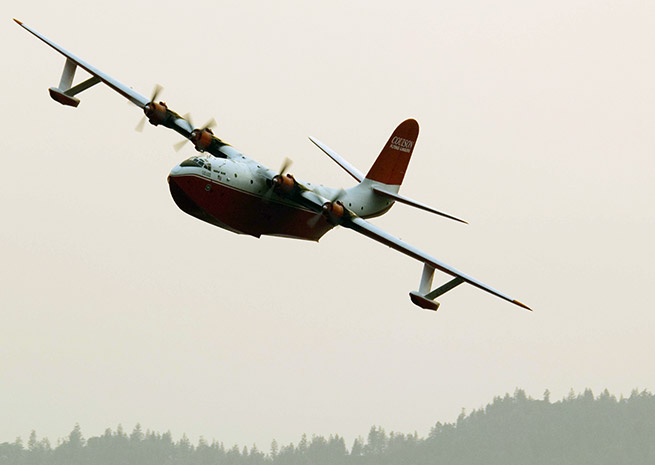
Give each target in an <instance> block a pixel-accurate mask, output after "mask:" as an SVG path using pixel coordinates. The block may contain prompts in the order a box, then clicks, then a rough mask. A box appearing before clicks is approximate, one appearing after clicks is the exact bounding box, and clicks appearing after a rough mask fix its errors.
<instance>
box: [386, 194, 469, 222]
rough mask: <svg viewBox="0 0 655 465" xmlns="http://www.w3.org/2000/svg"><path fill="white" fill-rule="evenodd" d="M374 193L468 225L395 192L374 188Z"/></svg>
mask: <svg viewBox="0 0 655 465" xmlns="http://www.w3.org/2000/svg"><path fill="white" fill-rule="evenodd" d="M373 192H375V193H376V194H379V195H382V196H384V197H387V198H390V199H392V200H395V201H397V202H400V203H404V204H405V205H410V206H412V207H416V208H420V209H421V210H425V211H426V212H430V213H435V214H437V215H440V216H443V217H444V218H449V219H451V220H455V221H459V222H460V223H464V224H468V222H466V221H464V220H460V219H459V218H455V217H454V216H451V215H449V214H447V213H444V212H440V211H438V210H435V209H434V208H432V207H430V206H428V205H425V204H424V203H421V202H417V201H416V200H412V199H410V198H407V197H403V196H402V195H399V194H394V193H393V192H389V191H386V190H384V189H380V188H379V187H374V188H373Z"/></svg>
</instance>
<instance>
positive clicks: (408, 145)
mask: <svg viewBox="0 0 655 465" xmlns="http://www.w3.org/2000/svg"><path fill="white" fill-rule="evenodd" d="M412 147H414V141H411V140H407V139H403V138H402V137H399V136H394V137H393V138H392V139H391V148H392V149H394V150H400V151H401V152H409V151H411V150H412Z"/></svg>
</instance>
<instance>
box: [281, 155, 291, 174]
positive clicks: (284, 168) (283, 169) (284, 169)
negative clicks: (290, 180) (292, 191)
mask: <svg viewBox="0 0 655 465" xmlns="http://www.w3.org/2000/svg"><path fill="white" fill-rule="evenodd" d="M292 163H293V161H291V158H289V157H286V158H285V159H284V162H282V166H281V167H280V176H284V174H285V173H286V172H287V170H288V169H289V167H290V166H291V164H292Z"/></svg>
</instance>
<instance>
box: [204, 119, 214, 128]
mask: <svg viewBox="0 0 655 465" xmlns="http://www.w3.org/2000/svg"><path fill="white" fill-rule="evenodd" d="M215 127H216V120H215V119H214V118H212V119H210V120H209V121H207V122H206V123H205V125H204V126H203V127H202V129H211V128H215Z"/></svg>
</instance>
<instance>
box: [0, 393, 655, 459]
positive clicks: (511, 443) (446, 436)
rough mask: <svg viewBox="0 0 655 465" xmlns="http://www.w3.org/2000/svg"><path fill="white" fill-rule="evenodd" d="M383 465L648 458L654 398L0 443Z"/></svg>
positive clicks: (70, 450) (509, 400)
mask: <svg viewBox="0 0 655 465" xmlns="http://www.w3.org/2000/svg"><path fill="white" fill-rule="evenodd" d="M37 464H39V465H40V464H44V465H45V464H48V465H50V464H58V465H59V464H61V465H78V464H79V465H82V464H84V465H132V464H133V465H151V464H152V465H178V464H179V465H209V464H221V465H222V464H226V465H227V464H229V465H232V464H233V465H251V464H252V465H287V464H288V465H305V464H307V465H310V464H311V465H337V464H350V465H374V464H375V465H384V464H403V465H412V464H448V465H459V464H466V465H473V464H484V465H496V464H498V465H501V464H502V465H511V464H521V465H525V464H534V465H536V464H557V465H564V464H575V465H586V464H593V465H599V464H612V465H617V464H621V465H630V464H635V465H636V464H649V465H652V464H655V396H654V395H653V394H651V393H649V392H647V391H643V392H638V391H633V393H632V395H631V396H630V397H628V398H621V399H617V398H616V397H614V396H612V395H610V394H609V393H608V392H607V391H604V392H603V393H602V394H600V396H598V397H594V395H593V393H592V392H591V391H590V390H586V391H585V392H584V393H582V394H579V395H576V394H575V393H574V392H571V393H570V394H569V395H568V397H566V398H565V399H562V400H561V401H557V402H551V400H550V399H549V394H548V391H546V393H545V394H544V398H543V399H540V400H535V399H532V398H529V397H527V396H526V395H525V392H524V391H522V390H517V391H516V392H515V393H514V395H513V396H510V395H509V394H508V395H505V397H497V398H495V399H494V400H493V402H492V403H490V404H489V405H487V406H486V407H485V408H484V409H480V410H475V411H473V412H471V413H470V414H469V415H465V414H464V413H462V415H460V417H459V418H458V419H457V421H456V422H455V423H443V424H442V423H437V424H436V425H435V426H434V427H433V428H432V429H431V431H430V433H429V435H428V436H427V437H419V436H418V435H417V434H416V433H414V434H402V433H393V432H392V433H386V432H385V430H384V429H382V428H381V427H372V428H371V430H370V431H369V433H368V436H367V437H366V439H362V438H360V439H356V440H355V441H354V443H353V444H352V446H351V447H350V448H347V447H346V444H345V442H344V439H343V438H342V437H340V436H338V435H333V436H330V437H329V438H327V439H326V438H325V437H322V436H312V437H311V439H308V438H307V436H305V435H303V437H302V438H301V440H300V441H299V442H298V444H297V445H294V444H293V443H292V444H288V445H281V446H280V445H278V444H277V443H276V442H275V441H273V443H272V444H271V446H270V449H269V450H267V451H266V452H263V451H260V450H259V449H258V448H257V447H256V446H252V447H250V448H248V447H243V448H240V447H239V446H234V447H227V448H226V447H225V446H224V445H223V444H222V443H220V442H217V441H214V442H212V443H208V442H206V441H205V440H203V439H201V440H200V441H199V442H198V444H197V445H194V444H191V442H190V441H189V440H188V439H187V438H186V436H183V437H182V438H181V439H180V440H178V441H174V440H173V438H172V437H171V434H170V433H164V434H160V433H155V432H150V431H146V432H144V431H143V430H142V429H141V426H139V425H137V426H136V427H135V428H134V430H133V431H132V433H131V434H129V435H128V434H126V433H125V432H124V431H123V429H122V428H121V427H120V426H119V427H118V428H117V429H116V430H115V431H112V430H111V429H107V430H106V431H105V434H103V435H102V436H99V437H92V438H89V439H86V440H85V439H84V437H83V435H82V431H81V430H80V427H79V426H78V425H76V426H75V428H74V429H73V431H72V432H71V433H70V434H69V436H68V437H67V438H66V439H65V440H62V441H59V442H58V443H57V445H55V446H53V445H51V444H50V442H49V441H48V439H47V438H44V439H41V440H39V439H38V438H37V436H36V433H35V432H32V434H31V435H30V438H29V439H28V441H27V443H26V444H25V443H24V442H23V441H22V440H21V439H20V438H18V439H17V440H16V441H15V442H13V443H2V444H0V465H37Z"/></svg>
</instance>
